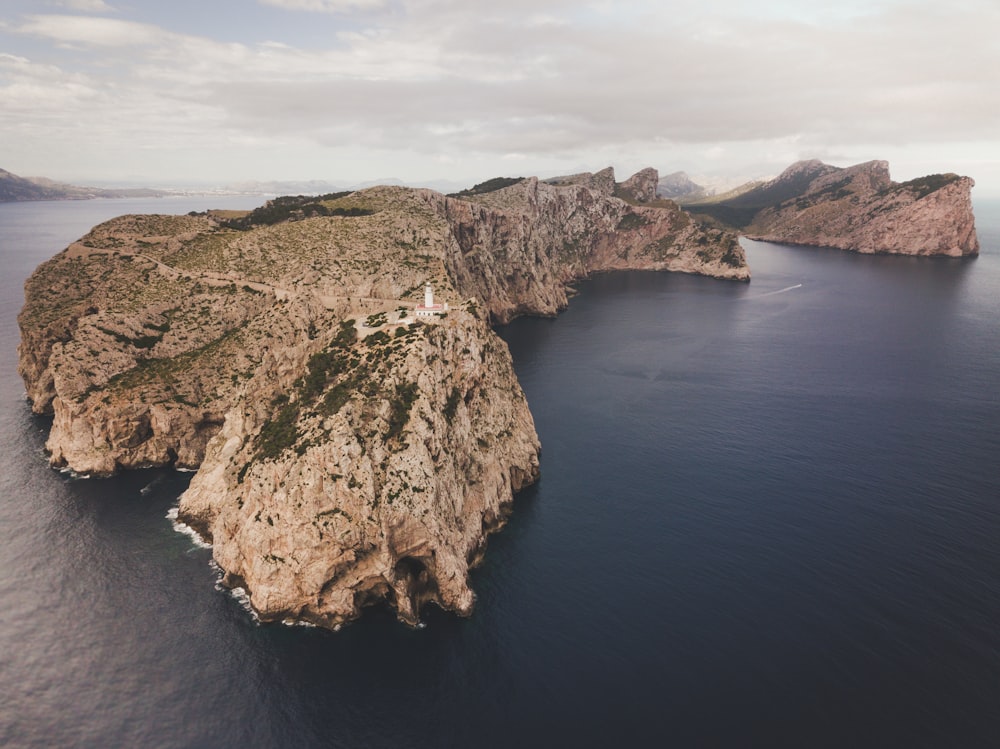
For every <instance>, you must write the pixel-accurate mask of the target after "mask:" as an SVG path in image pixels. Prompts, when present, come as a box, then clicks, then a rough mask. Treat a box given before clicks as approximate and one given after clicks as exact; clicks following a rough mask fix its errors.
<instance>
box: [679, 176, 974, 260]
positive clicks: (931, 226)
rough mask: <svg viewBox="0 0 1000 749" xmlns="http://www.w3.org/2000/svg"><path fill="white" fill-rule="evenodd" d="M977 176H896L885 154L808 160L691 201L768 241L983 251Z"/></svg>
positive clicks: (905, 251) (864, 249)
mask: <svg viewBox="0 0 1000 749" xmlns="http://www.w3.org/2000/svg"><path fill="white" fill-rule="evenodd" d="M974 185H975V183H974V182H973V180H972V179H970V178H969V177H961V176H959V175H957V174H933V175H929V176H926V177H920V178H917V179H914V180H910V181H908V182H902V183H898V182H893V181H892V179H890V177H889V165H888V163H887V162H885V161H870V162H866V163H864V164H857V165H855V166H851V167H846V168H838V167H833V166H830V165H828V164H824V163H822V162H820V161H816V160H812V161H800V162H798V163H796V164H793V165H792V166H790V167H788V169H786V170H785V171H784V172H783V173H782V174H781V175H779V176H778V177H776V178H775V179H773V180H771V181H770V182H767V183H765V184H763V185H759V186H757V187H755V188H753V189H750V190H748V191H745V192H742V193H741V194H738V195H735V196H732V197H723V198H722V199H717V200H708V201H701V202H698V203H695V204H690V205H689V206H688V207H689V210H691V211H692V212H695V213H698V214H706V215H710V216H712V217H714V218H716V219H717V220H719V221H722V222H723V223H725V224H727V225H729V226H733V227H737V228H739V229H741V230H742V231H743V232H744V233H745V234H746V236H747V237H749V238H751V239H760V240H764V241H768V242H787V243H791V244H802V245H812V246H821V247H835V248H838V249H843V250H851V251H853V252H861V253H868V254H875V253H878V254H897V255H942V256H949V257H962V256H968V255H976V254H978V253H979V240H978V237H977V235H976V225H975V217H974V215H973V210H972V197H971V191H972V187H973V186H974Z"/></svg>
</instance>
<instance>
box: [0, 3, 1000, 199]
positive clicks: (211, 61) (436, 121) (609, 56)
mask: <svg viewBox="0 0 1000 749" xmlns="http://www.w3.org/2000/svg"><path fill="white" fill-rule="evenodd" d="M498 6H500V7H498ZM997 29H1000V4H997V3H996V2H995V0H970V1H966V2H952V3H950V4H947V5H943V4H940V3H930V2H919V1H917V0H897V1H895V2H892V1H890V0H872V1H871V2H867V3H855V2H851V1H849V0H843V1H842V2H839V3H826V2H812V3H810V2H801V1H799V2H772V3H761V4H756V5H753V6H751V4H747V3H745V2H735V1H731V0H701V1H700V2H687V1H686V0H680V1H678V2H669V3H667V2H627V3H612V2H594V3H584V2H579V1H576V2H569V1H563V0H531V1H530V2H529V1H528V0H508V1H507V2H504V3H502V4H495V3H488V4H487V3H475V2H468V0H466V1H465V2H459V1H458V0H259V1H258V2H254V0H213V2H210V3H204V2H200V3H195V2H191V1H189V0H177V1H176V2H172V3H170V4H160V3H154V2H152V1H150V2H140V0H131V2H129V3H107V2H104V1H103V0H62V1H58V2H57V1H56V0H53V1H52V2H50V3H49V4H47V5H46V4H44V3H38V2H37V0H36V1H29V0H9V2H7V3H5V5H4V10H2V11H0V128H2V132H3V133H4V138H3V143H2V145H0V167H3V168H6V169H9V170H11V171H15V172H18V173H22V174H45V175H46V176H51V177H55V178H62V179H76V180H79V179H81V178H90V179H92V180H96V179H105V180H115V179H125V178H135V179H140V180H142V179H145V180H147V181H149V182H160V183H162V182H166V181H182V182H183V181H189V182H196V181H201V182H226V181H230V180H234V179H248V178H259V179H270V178H277V179H300V178H302V179H305V178H320V179H329V180H334V181H345V182H350V181H359V180H366V179H375V178H380V177H390V176H395V177H400V178H403V179H409V180H416V179H421V178H440V177H444V178H453V179H456V180H468V181H478V180H479V179H484V178H486V177H489V176H493V175H495V174H501V173H502V174H514V173H543V174H545V173H555V172H559V171H563V170H566V171H571V170H577V169H597V168H600V167H601V166H604V165H606V164H609V163H610V164H614V165H615V166H616V167H617V168H618V169H619V171H620V172H626V171H630V170H633V169H638V168H640V167H641V166H644V165H647V164H649V165H653V166H655V167H657V168H658V169H660V170H661V172H667V171H672V170H675V169H685V170H687V171H689V172H693V173H696V174H698V173H729V174H747V175H751V174H759V173H766V172H774V171H777V170H779V169H780V168H782V167H783V166H786V165H787V164H788V163H790V162H791V161H793V160H795V159H798V158H806V157H819V158H825V159H827V160H829V161H832V162H833V163H842V164H846V163H849V162H854V161H862V160H867V159H871V158H888V159H890V161H892V162H893V172H894V175H895V176H896V177H897V178H900V179H905V178H908V177H911V176H916V175H917V174H918V173H924V172H928V171H960V172H963V173H967V174H971V175H972V176H973V177H976V178H977V180H978V181H979V184H980V188H981V189H985V190H987V191H989V190H994V191H1000V43H998V42H997V40H996V38H995V34H996V30H997Z"/></svg>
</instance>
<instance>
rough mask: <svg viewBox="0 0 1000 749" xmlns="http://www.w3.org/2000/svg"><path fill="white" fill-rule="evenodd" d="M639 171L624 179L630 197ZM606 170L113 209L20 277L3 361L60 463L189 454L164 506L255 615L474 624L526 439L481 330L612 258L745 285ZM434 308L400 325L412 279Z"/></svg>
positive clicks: (701, 243) (516, 394) (497, 343)
mask: <svg viewBox="0 0 1000 749" xmlns="http://www.w3.org/2000/svg"><path fill="white" fill-rule="evenodd" d="M655 176H656V175H655V172H654V173H651V174H641V175H640V176H638V177H636V178H634V179H633V180H632V181H630V182H631V183H632V186H631V187H630V188H629V189H630V190H633V191H634V192H635V194H636V195H639V194H640V193H642V192H643V190H646V189H647V188H648V186H649V184H652V185H655V182H656V179H655ZM616 189H620V186H619V188H616V185H615V181H614V172H613V171H612V170H610V169H607V170H604V171H603V172H599V173H597V174H594V175H583V176H579V178H578V179H573V180H571V181H570V182H569V183H567V184H562V185H549V184H543V183H539V181H538V180H537V179H530V180H525V181H523V182H520V183H518V184H515V185H512V186H510V187H507V188H505V189H501V190H497V191H495V192H491V193H486V194H480V195H475V196H473V197H471V198H469V199H467V200H459V199H453V198H446V197H445V196H443V195H440V194H438V193H434V192H431V191H427V190H410V189H405V188H391V187H380V188H372V189H370V190H364V191H360V192H357V193H353V194H350V195H346V196H344V195H339V196H327V197H326V198H324V199H320V198H317V199H315V200H312V202H310V199H301V201H299V202H296V199H292V200H291V202H288V201H285V202H281V201H276V202H274V203H273V204H270V205H269V206H267V207H265V208H262V209H260V211H256V212H254V213H252V214H251V215H250V216H247V217H241V218H238V219H233V218H232V217H227V216H226V215H222V214H219V215H216V214H212V213H208V214H204V215H197V216H125V217H121V218H119V219H115V220H113V221H110V222H107V223H106V224H102V225H100V226H98V227H95V228H94V229H93V230H92V231H91V232H90V233H89V234H88V235H87V236H86V237H84V238H83V239H82V240H81V241H80V242H78V243H75V244H74V245H72V246H71V247H70V248H68V249H67V250H66V251H64V252H62V253H60V254H59V255H57V256H56V257H55V258H53V259H52V260H50V261H49V262H47V263H45V264H43V265H42V266H41V267H40V268H39V269H38V270H37V271H36V272H35V274H34V275H33V276H32V277H31V279H29V281H28V283H27V284H26V303H25V307H24V309H23V310H22V313H21V315H20V316H19V323H20V326H21V330H22V342H21V347H20V350H19V354H20V360H19V371H20V372H21V374H22V376H23V378H24V380H25V387H26V389H27V392H28V396H29V399H30V400H31V402H32V407H33V409H35V410H36V411H37V412H39V413H42V412H51V413H53V416H54V421H53V427H52V431H51V433H50V435H49V441H48V445H47V446H48V449H49V450H50V452H51V461H52V463H53V464H54V465H59V466H68V467H69V468H72V469H73V470H75V471H78V472H81V473H90V474H95V475H108V474H111V473H114V472H116V471H118V470H120V469H125V468H132V467H139V466H155V465H176V466H184V467H198V472H197V474H196V475H195V476H194V478H193V480H192V483H191V486H190V488H189V489H188V491H187V492H186V493H185V494H184V496H183V498H182V500H181V505H180V509H179V515H180V518H181V519H182V520H183V521H184V522H186V523H188V524H189V525H191V526H192V527H193V528H195V529H196V530H198V532H200V533H201V534H203V535H204V536H205V537H206V538H207V539H209V540H211V542H212V544H213V555H214V557H215V560H216V561H217V562H218V564H219V566H220V567H221V568H222V569H223V571H224V573H225V581H226V583H227V584H229V585H233V586H236V585H239V586H242V587H244V588H246V590H247V592H248V594H249V597H250V601H251V603H252V605H253V607H254V608H255V609H256V610H257V611H258V612H259V613H260V615H261V616H262V617H263V618H265V619H286V618H291V619H302V620H308V621H312V622H315V623H317V624H320V625H323V626H337V625H338V624H340V623H341V622H344V621H347V620H349V619H352V618H354V617H356V616H358V614H359V612H360V611H361V609H362V607H363V606H364V605H366V604H368V603H371V602H373V601H376V600H380V599H386V600H388V601H389V602H390V603H391V604H392V605H394V606H395V608H396V610H397V612H398V613H399V616H400V618H401V619H403V620H404V621H407V622H410V623H414V622H416V621H417V617H418V616H419V610H420V606H421V605H422V604H423V603H424V602H427V601H436V602H438V603H439V604H440V605H441V606H442V607H444V608H446V609H449V610H454V611H457V612H459V613H463V614H464V613H468V612H469V611H470V610H471V607H472V604H473V598H474V597H473V593H472V590H471V588H470V587H469V582H468V571H469V567H470V565H472V564H474V563H475V562H476V561H477V560H478V558H479V556H480V555H481V553H482V549H483V547H484V544H485V539H486V537H487V535H488V534H489V533H490V532H491V531H493V530H495V529H496V528H498V527H499V526H500V525H501V524H502V523H503V520H504V518H505V516H506V514H507V512H508V511H509V508H510V505H511V502H512V500H513V495H514V493H515V492H516V491H518V490H519V489H521V488H523V487H524V486H526V485H527V484H529V483H531V482H532V481H534V480H535V479H536V477H537V475H538V451H539V445H538V438H537V435H536V434H535V429H534V425H533V423H532V419H531V415H530V413H529V412H528V408H527V404H526V403H525V399H524V395H523V393H522V391H521V388H520V386H519V385H518V383H517V380H516V378H515V376H514V373H513V368H512V365H511V361H510V355H509V352H508V351H507V348H506V345H505V344H504V343H503V342H502V341H501V340H500V339H499V338H498V337H497V336H496V335H495V334H494V333H493V331H492V330H491V329H490V327H489V324H488V323H489V322H495V321H506V320H510V319H511V318H512V317H514V316H515V315H517V314H523V313H532V314H554V313H555V312H557V311H558V310H559V309H562V308H563V307H565V306H566V302H567V288H568V284H569V283H571V282H572V281H574V280H576V279H579V278H582V277H585V276H586V275H588V274H590V273H593V272H597V271H604V270H612V269H626V268H637V269H657V270H679V271H684V272H693V273H704V274H707V275H712V276H717V277H720V278H728V279H735V280H746V279H748V277H749V271H748V270H747V268H746V262H745V258H744V256H743V253H742V250H741V249H740V248H739V245H738V243H737V241H736V237H735V235H733V234H731V233H728V232H722V231H719V230H716V229H708V228H703V227H701V226H700V225H698V224H697V223H696V222H694V221H692V220H691V218H690V217H689V216H688V215H687V214H685V213H683V212H682V211H680V210H679V209H678V208H677V207H676V206H675V205H673V204H672V203H669V202H657V203H656V204H655V205H648V206H645V205H639V204H636V205H630V204H628V203H626V202H624V201H623V200H620V199H618V198H616V197H614V193H615V191H616ZM427 281H430V282H432V283H433V286H434V290H435V295H436V299H437V300H438V301H439V302H446V303H448V304H449V305H450V311H449V312H448V313H447V315H446V316H444V317H440V318H431V319H424V318H420V319H417V318H416V317H415V313H414V307H415V305H416V304H417V303H418V302H420V301H421V300H422V298H423V289H424V284H425V283H426V282H427Z"/></svg>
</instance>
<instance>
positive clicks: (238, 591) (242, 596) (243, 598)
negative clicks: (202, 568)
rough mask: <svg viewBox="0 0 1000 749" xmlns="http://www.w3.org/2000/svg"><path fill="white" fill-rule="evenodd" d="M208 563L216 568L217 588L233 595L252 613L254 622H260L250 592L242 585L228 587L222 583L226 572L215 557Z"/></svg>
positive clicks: (251, 616) (245, 609)
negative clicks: (251, 601) (216, 561)
mask: <svg viewBox="0 0 1000 749" xmlns="http://www.w3.org/2000/svg"><path fill="white" fill-rule="evenodd" d="M208 565H209V567H211V568H212V569H213V570H215V575H216V580H215V589H216V590H218V591H222V592H223V593H228V594H229V595H230V596H232V598H233V600H235V601H236V602H237V603H238V604H239V605H240V606H241V607H242V608H243V610H244V611H246V612H247V613H248V614H250V618H251V619H252V620H253V622H254V624H260V623H261V622H260V617H259V616H258V615H257V612H256V611H255V610H254V607H253V606H252V605H251V604H250V594H249V593H247V591H246V588H241V587H235V588H227V587H226V586H225V585H223V584H222V577H223V574H224V573H223V572H222V568H221V567H220V566H219V565H218V564H216V563H215V560H214V559H212V560H210V561H209V563H208Z"/></svg>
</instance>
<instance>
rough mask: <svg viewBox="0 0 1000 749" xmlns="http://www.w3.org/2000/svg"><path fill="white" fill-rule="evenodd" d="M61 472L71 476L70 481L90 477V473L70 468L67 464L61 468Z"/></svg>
mask: <svg viewBox="0 0 1000 749" xmlns="http://www.w3.org/2000/svg"><path fill="white" fill-rule="evenodd" d="M59 473H61V474H63V475H64V476H69V478H70V481H81V480H83V479H89V478H90V474H89V473H77V472H76V471H74V470H73V469H72V468H69V467H67V466H63V467H62V468H60V469H59Z"/></svg>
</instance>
